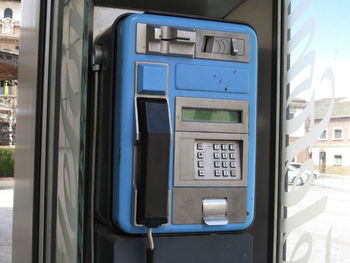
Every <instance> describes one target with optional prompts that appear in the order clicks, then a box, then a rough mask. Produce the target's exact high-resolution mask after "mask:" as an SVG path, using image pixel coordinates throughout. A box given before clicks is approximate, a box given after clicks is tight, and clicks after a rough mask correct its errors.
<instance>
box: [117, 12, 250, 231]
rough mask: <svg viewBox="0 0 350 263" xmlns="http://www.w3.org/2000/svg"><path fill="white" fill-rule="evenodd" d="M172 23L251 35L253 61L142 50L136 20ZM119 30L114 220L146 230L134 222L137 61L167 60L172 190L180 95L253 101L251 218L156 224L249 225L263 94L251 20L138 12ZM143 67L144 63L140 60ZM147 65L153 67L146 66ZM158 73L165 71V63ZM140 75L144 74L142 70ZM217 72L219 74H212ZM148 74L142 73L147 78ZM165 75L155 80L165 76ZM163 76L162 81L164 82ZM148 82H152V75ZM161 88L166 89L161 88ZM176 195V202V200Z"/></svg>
mask: <svg viewBox="0 0 350 263" xmlns="http://www.w3.org/2000/svg"><path fill="white" fill-rule="evenodd" d="M137 23H147V24H152V25H168V26H172V27H178V28H196V29H204V30H213V31H222V32H234V33H244V34H249V36H250V57H249V62H248V63H239V62H232V61H220V60H209V59H197V58H186V57H175V56H161V55H150V54H147V55H146V54H137V53H136V50H135V46H136V39H135V38H136V24H137ZM115 30H117V32H116V34H117V43H116V45H115V48H116V49H117V52H116V53H117V58H116V60H117V61H116V65H117V66H116V68H115V74H116V83H115V85H116V86H115V87H114V88H115V89H116V92H115V102H116V103H115V108H114V110H115V114H114V118H115V119H114V123H115V128H114V139H113V144H114V145H113V149H114V150H113V151H114V152H113V156H114V164H113V174H112V189H113V197H112V198H113V200H112V221H113V222H114V224H115V225H116V226H117V227H118V228H120V229H121V230H123V231H125V232H127V233H135V234H137V233H139V234H141V233H146V232H147V229H146V228H145V227H143V226H135V224H134V213H135V211H134V191H133V169H134V166H133V149H134V143H135V105H134V103H135V76H136V73H135V68H136V62H138V63H141V64H142V62H156V63H165V64H167V65H168V66H167V67H168V69H167V70H168V74H169V75H168V76H169V81H168V83H167V90H168V91H167V92H168V93H167V95H168V101H169V109H170V119H171V128H172V142H171V152H170V164H169V189H170V193H171V190H172V188H173V171H174V167H173V165H174V162H173V160H174V134H175V131H174V127H175V98H176V97H192V98H215V99H226V100H244V101H247V102H248V103H249V146H248V147H249V148H248V149H249V153H248V156H249V160H248V163H249V166H248V183H247V185H248V187H247V207H246V209H247V212H248V215H247V218H246V221H245V222H242V223H230V224H227V225H223V226H207V225H205V224H191V225H175V224H172V222H171V218H172V216H171V211H172V209H170V216H169V220H170V222H169V223H168V224H166V225H162V226H160V227H158V228H156V229H154V232H155V233H174V232H216V231H232V230H242V229H245V228H247V227H248V226H249V225H250V224H251V223H252V221H253V217H254V193H255V146H256V97H257V37H256V34H255V32H254V30H252V29H251V28H250V27H248V26H246V25H239V24H232V23H224V22H214V21H206V20H196V19H186V18H177V17H168V16H159V15H150V14H132V15H129V16H128V17H126V18H124V19H123V20H121V21H120V22H119V23H118V25H117V26H116V27H115ZM139 67H140V65H139ZM146 70H148V69H147V68H146ZM154 70H155V72H157V71H158V72H160V74H163V73H162V72H163V70H164V68H162V66H160V67H156V68H155V69H154ZM232 72H234V74H232ZM138 74H142V72H141V71H138ZM212 76H215V78H214V77H212ZM141 77H142V76H138V78H141ZM163 78H164V76H155V79H158V80H160V81H161V82H162V81H163V80H164V79H163ZM158 80H157V81H158ZM147 81H150V82H152V79H148V80H147ZM156 89H157V91H156V93H155V94H162V93H164V86H163V84H159V86H158V87H157V88H156ZM137 90H138V91H139V93H143V92H144V93H145V94H147V93H148V94H152V92H154V91H152V90H147V87H146V88H144V87H142V85H141V84H139V85H138V86H137ZM157 92H160V93H157ZM171 198H172V196H171V194H170V202H169V204H170V205H171V203H172V202H171Z"/></svg>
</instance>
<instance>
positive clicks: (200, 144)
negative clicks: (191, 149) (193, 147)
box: [197, 143, 203, 151]
mask: <svg viewBox="0 0 350 263" xmlns="http://www.w3.org/2000/svg"><path fill="white" fill-rule="evenodd" d="M197 150H200V151H201V150H203V143H197Z"/></svg>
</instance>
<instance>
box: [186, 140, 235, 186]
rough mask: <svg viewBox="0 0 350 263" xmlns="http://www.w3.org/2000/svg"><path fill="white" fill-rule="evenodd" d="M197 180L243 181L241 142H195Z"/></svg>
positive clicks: (195, 177) (195, 173) (195, 174)
mask: <svg viewBox="0 0 350 263" xmlns="http://www.w3.org/2000/svg"><path fill="white" fill-rule="evenodd" d="M193 160H194V179H195V180H241V167H240V149H239V141H214V140H195V141H194V158H193Z"/></svg>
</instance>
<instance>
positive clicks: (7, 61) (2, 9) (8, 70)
mask: <svg viewBox="0 0 350 263" xmlns="http://www.w3.org/2000/svg"><path fill="white" fill-rule="evenodd" d="M20 16H21V2H20V1H0V145H1V146H12V145H14V144H15V130H16V107H17V97H16V94H17V60H18V54H19V37H20Z"/></svg>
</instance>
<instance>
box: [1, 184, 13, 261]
mask: <svg viewBox="0 0 350 263" xmlns="http://www.w3.org/2000/svg"><path fill="white" fill-rule="evenodd" d="M12 213H13V189H1V188H0V263H10V262H11V253H12Z"/></svg>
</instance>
